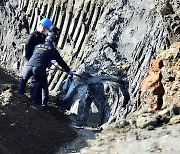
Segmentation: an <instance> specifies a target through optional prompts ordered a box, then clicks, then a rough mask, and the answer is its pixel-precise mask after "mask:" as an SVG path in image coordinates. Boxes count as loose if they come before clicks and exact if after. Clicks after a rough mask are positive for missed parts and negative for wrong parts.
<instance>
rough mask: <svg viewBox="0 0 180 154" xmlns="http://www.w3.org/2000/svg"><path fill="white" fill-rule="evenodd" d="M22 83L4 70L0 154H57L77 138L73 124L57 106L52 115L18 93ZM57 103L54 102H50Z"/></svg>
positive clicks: (0, 96) (0, 90) (0, 79)
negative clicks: (71, 126)
mask: <svg viewBox="0 0 180 154" xmlns="http://www.w3.org/2000/svg"><path fill="white" fill-rule="evenodd" d="M17 86H18V80H16V79H15V78H13V77H12V76H10V74H8V72H4V70H3V69H1V68H0V153H1V154H53V153H56V152H57V151H59V148H60V147H61V146H64V145H65V144H67V143H70V142H72V141H73V140H74V139H76V138H77V136H78V135H77V133H76V131H75V130H74V129H72V128H70V126H69V125H68V124H69V122H70V120H69V119H68V118H67V117H66V116H65V114H64V112H63V111H62V110H60V109H59V108H58V107H57V106H53V104H54V102H50V104H51V106H50V109H49V112H45V111H42V110H41V109H39V108H36V107H33V106H31V101H30V99H29V98H28V97H27V96H26V95H25V96H23V97H20V96H19V95H18V93H17ZM50 101H53V99H50Z"/></svg>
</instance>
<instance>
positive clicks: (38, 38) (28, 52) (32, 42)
mask: <svg viewBox="0 0 180 154" xmlns="http://www.w3.org/2000/svg"><path fill="white" fill-rule="evenodd" d="M45 38H46V35H45V34H43V33H40V32H38V31H34V32H33V33H31V34H30V35H29V37H28V39H27V40H26V45H25V58H26V60H27V61H28V60H29V59H30V58H31V56H32V54H33V51H34V48H35V46H37V45H38V44H43V43H45Z"/></svg>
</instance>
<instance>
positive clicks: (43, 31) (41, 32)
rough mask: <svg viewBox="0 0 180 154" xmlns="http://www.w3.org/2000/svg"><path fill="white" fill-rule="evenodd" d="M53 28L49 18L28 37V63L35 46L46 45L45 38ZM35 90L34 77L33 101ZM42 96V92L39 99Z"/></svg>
mask: <svg viewBox="0 0 180 154" xmlns="http://www.w3.org/2000/svg"><path fill="white" fill-rule="evenodd" d="M51 26H52V22H51V20H50V19H48V18H43V19H42V20H41V21H40V23H39V24H38V26H37V29H36V30H35V31H34V32H32V33H31V34H30V35H29V36H28V38H27V40H26V44H25V59H26V61H27V62H28V61H29V59H30V58H31V56H32V55H33V51H34V48H35V46H36V45H38V44H42V43H45V38H46V36H47V34H48V32H49V28H50V27H51ZM34 88H35V79H34V76H32V77H31V80H30V94H31V98H32V99H33V96H34ZM40 88H41V87H40ZM41 95H42V94H41V92H39V99H41Z"/></svg>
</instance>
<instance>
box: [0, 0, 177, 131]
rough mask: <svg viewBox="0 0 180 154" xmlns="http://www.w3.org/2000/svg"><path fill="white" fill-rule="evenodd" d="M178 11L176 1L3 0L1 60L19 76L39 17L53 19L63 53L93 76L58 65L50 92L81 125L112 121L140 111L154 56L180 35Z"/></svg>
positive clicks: (53, 70)
mask: <svg viewBox="0 0 180 154" xmlns="http://www.w3.org/2000/svg"><path fill="white" fill-rule="evenodd" d="M2 4H3V5H2ZM179 10H180V4H179V2H178V0H61V1H59V0H52V1H48V0H39V1H37V0H25V1H24V0H19V1H18V0H14V1H12V0H9V1H8V0H7V1H3V3H0V29H1V30H0V38H1V39H0V49H1V50H0V60H1V66H2V67H3V68H6V69H10V70H11V71H14V72H15V74H16V75H18V76H21V73H22V70H23V67H24V63H25V59H24V45H25V44H24V43H25V41H26V38H27V36H28V34H29V33H30V32H33V31H34V30H35V29H36V27H37V24H38V22H39V21H40V19H41V18H43V17H48V18H50V19H51V20H52V21H53V24H54V25H55V26H57V27H58V28H59V29H60V40H59V42H58V49H59V52H60V54H61V55H62V57H63V58H64V60H65V61H66V62H67V64H68V65H69V66H70V67H71V68H72V70H73V71H75V72H76V73H77V74H80V75H82V76H83V75H84V76H85V77H86V78H88V79H85V78H79V77H77V76H74V77H73V79H70V78H69V77H68V75H67V74H66V73H64V72H62V71H60V70H58V69H56V68H55V67H54V66H52V67H51V69H50V70H48V82H49V91H50V94H51V96H55V97H57V98H58V99H59V102H60V103H62V106H65V107H66V109H68V110H69V112H70V114H72V115H73V116H74V117H75V119H76V120H77V121H78V123H79V124H80V125H83V126H86V125H87V126H93V127H96V126H102V127H103V128H106V126H109V125H110V124H111V123H117V122H118V121H119V120H120V119H122V118H124V117H126V116H127V115H128V114H130V113H132V112H134V111H136V110H138V107H139V105H140V93H141V91H140V86H141V82H142V81H143V79H144V78H145V77H146V76H147V72H148V68H149V64H150V62H151V61H152V60H154V59H155V57H156V55H157V54H158V52H160V51H161V50H163V49H168V48H169V47H170V45H171V44H172V43H174V42H176V41H180V37H179V36H180V31H179V30H180V28H179V24H180V12H179ZM83 72H85V74H84V73H83ZM2 86H4V85H2ZM10 86H11V85H10Z"/></svg>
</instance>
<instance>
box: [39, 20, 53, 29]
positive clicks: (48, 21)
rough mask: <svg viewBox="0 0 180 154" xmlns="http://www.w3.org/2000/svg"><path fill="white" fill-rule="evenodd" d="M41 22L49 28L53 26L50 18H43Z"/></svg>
mask: <svg viewBox="0 0 180 154" xmlns="http://www.w3.org/2000/svg"><path fill="white" fill-rule="evenodd" d="M40 23H41V24H42V25H43V26H45V27H46V28H48V29H49V28H50V27H51V26H52V22H51V20H50V19H48V18H44V19H42V20H41V21H40Z"/></svg>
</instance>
